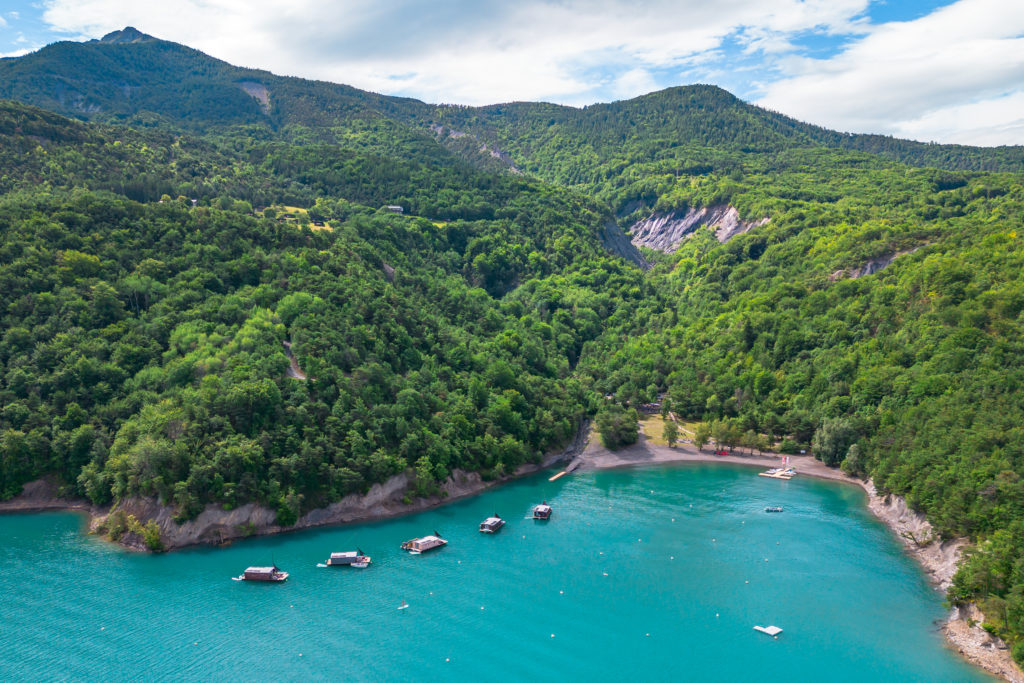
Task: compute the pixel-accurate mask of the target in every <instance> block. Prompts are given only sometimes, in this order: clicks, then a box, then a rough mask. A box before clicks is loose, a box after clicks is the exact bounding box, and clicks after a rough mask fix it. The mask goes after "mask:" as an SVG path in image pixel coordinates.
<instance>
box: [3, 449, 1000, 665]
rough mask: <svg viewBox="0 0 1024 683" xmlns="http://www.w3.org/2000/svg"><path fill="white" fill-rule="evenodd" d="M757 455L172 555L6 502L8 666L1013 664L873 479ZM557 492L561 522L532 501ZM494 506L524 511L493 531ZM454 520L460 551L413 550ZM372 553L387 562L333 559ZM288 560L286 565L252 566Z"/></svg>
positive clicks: (520, 484) (492, 494)
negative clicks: (948, 626) (969, 656)
mask: <svg viewBox="0 0 1024 683" xmlns="http://www.w3.org/2000/svg"><path fill="white" fill-rule="evenodd" d="M755 473H756V470H752V469H749V468H743V467H733V466H726V465H716V464H700V463H687V464H680V465H674V466H662V467H655V468H647V469H620V470H608V471H600V472H589V473H583V474H576V475H572V476H569V477H563V478H562V479H560V480H558V481H556V482H548V481H547V479H546V476H537V477H531V478H528V479H523V480H519V481H516V482H513V483H510V484H506V485H503V486H501V487H499V488H497V489H496V490H493V491H489V492H487V493H485V494H483V495H480V496H478V497H475V498H470V499H467V500H463V501H459V502H456V503H454V504H451V505H448V506H445V507H442V508H438V509H436V510H432V511H429V512H425V513H420V514H416V515H412V516H408V517H402V518H399V519H394V520H387V521H382V522H374V523H368V524H360V525H353V526H346V527H336V528H330V529H323V530H315V531H305V532H299V533H295V534H286V535H282V536H277V537H271V538H260V539H250V540H246V541H242V542H238V543H236V544H235V545H233V546H231V547H227V548H217V549H211V548H198V549H191V550H184V551H179V552H175V553H170V554H166V555H145V554H139V553H132V552H127V551H124V550H121V549H120V548H118V547H115V546H112V545H110V544H107V543H104V542H102V541H99V540H97V539H94V538H90V537H87V536H85V535H83V533H82V527H83V523H84V520H83V518H82V517H81V516H79V515H75V514H72V513H40V514H25V515H7V516H2V517H0V566H2V567H3V571H2V572H0V624H2V633H3V641H4V644H3V647H0V679H3V680H29V679H31V680H55V679H76V680H97V679H100V680H127V679H145V680H168V681H169V680H174V681H178V680H218V681H221V680H239V681H241V680H254V679H259V680H266V679H270V678H279V679H288V680H308V679H322V678H327V677H337V678H339V679H344V680H373V681H399V680H409V679H414V680H442V679H452V680H470V679H473V680H482V681H492V680H493V681H499V680H500V681H505V680H514V681H519V680H522V681H527V680H529V681H536V680H542V679H566V678H568V679H572V680H583V679H586V680H597V681H611V680H618V679H621V678H622V677H624V676H627V677H630V678H632V679H634V680H641V681H658V680H664V681H681V680H682V681H686V680H694V681H701V680H722V681H725V680H729V681H742V680H756V681H758V682H759V683H767V682H770V681H795V680H796V681H812V680H820V681H824V680H828V681H871V682H873V683H874V682H877V681H880V680H899V681H991V680H994V679H992V678H990V677H989V676H988V675H986V674H985V673H984V672H982V671H980V670H978V669H976V668H974V667H972V666H970V665H969V664H967V663H966V662H964V661H963V660H961V659H959V658H958V657H957V656H956V655H955V653H954V652H953V651H951V650H949V649H947V648H946V647H945V646H944V642H945V641H944V639H943V636H942V634H941V633H940V632H939V630H938V625H937V622H938V620H941V619H942V618H943V616H944V614H945V611H944V609H943V607H942V599H941V596H940V594H939V593H937V592H936V591H935V590H934V589H932V588H931V587H929V585H928V583H927V582H926V580H925V578H924V575H923V574H922V573H921V571H920V570H919V569H918V568H917V567H916V566H915V564H914V562H913V560H912V559H911V558H909V557H908V556H907V555H906V554H904V552H903V551H902V549H901V546H900V545H899V543H898V542H897V540H896V539H895V538H894V537H893V536H892V535H891V533H890V532H888V531H887V530H886V529H885V527H883V526H882V525H881V524H880V523H879V522H878V521H877V520H875V519H874V518H873V517H872V516H871V514H870V512H869V511H868V510H867V509H866V507H865V505H864V502H865V496H864V494H863V493H862V492H861V491H860V490H858V489H856V488H854V487H851V486H844V485H838V484H835V483H831V482H823V481H816V480H810V479H800V478H796V479H793V480H792V481H788V482H787V481H777V480H771V479H765V478H763V477H757V476H755ZM544 499H546V500H547V501H548V502H549V503H550V504H551V505H552V506H553V507H554V514H553V515H552V518H551V520H550V521H548V522H535V521H533V520H531V519H527V518H526V517H527V515H528V514H529V511H530V508H531V506H532V505H533V504H535V503H539V502H541V500H544ZM769 505H772V506H774V505H779V506H782V507H783V508H784V509H785V511H784V512H782V513H774V514H771V513H765V512H764V508H765V506H769ZM494 513H498V514H500V515H501V516H502V517H505V518H506V519H507V520H508V523H507V524H506V526H505V528H504V529H503V530H502V531H501V532H500V533H498V534H496V535H493V536H489V535H485V534H481V533H479V532H478V531H477V527H478V525H479V522H480V521H482V520H483V519H484V518H485V517H487V516H489V515H491V514H494ZM435 530H437V531H439V532H440V533H441V534H442V535H443V536H444V537H445V538H447V539H448V540H449V541H450V543H449V545H448V546H447V547H445V548H442V549H440V550H437V551H433V552H430V553H426V554H423V555H419V556H413V555H409V554H406V553H404V552H402V551H401V550H399V548H398V546H399V544H400V543H401V542H402V541H405V540H407V539H409V538H412V537H414V536H422V535H426V534H430V533H433V532H434V531H435ZM356 547H359V548H361V549H362V550H364V551H365V552H366V553H367V554H369V555H371V556H372V557H373V564H372V565H371V566H370V567H369V568H367V569H353V568H320V567H317V566H316V565H317V563H319V562H324V561H326V559H327V557H328V556H329V554H330V553H331V552H332V551H343V550H354V549H355V548H356ZM273 562H276V563H277V565H278V566H280V567H281V568H282V569H283V570H285V571H288V572H290V573H291V578H290V579H289V580H288V581H287V582H286V583H284V584H275V585H268V584H255V583H251V582H236V581H232V580H231V577H232V576H237V575H238V574H240V573H241V572H242V570H244V569H245V567H246V566H248V565H263V564H271V563H273ZM403 600H404V601H407V602H408V604H409V608H408V609H405V610H398V609H397V608H398V606H399V605H400V604H401V603H402V601H403ZM755 625H762V626H768V625H775V626H779V627H781V628H782V629H784V632H783V633H782V634H781V635H780V636H779V637H778V638H777V639H773V638H771V637H769V636H767V635H764V634H762V633H758V632H757V631H755V630H753V627H754V626H755Z"/></svg>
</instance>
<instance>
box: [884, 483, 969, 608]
mask: <svg viewBox="0 0 1024 683" xmlns="http://www.w3.org/2000/svg"><path fill="white" fill-rule="evenodd" d="M864 488H865V489H867V491H868V507H869V508H870V509H871V512H873V513H874V514H875V516H876V517H878V518H879V519H880V520H882V521H883V522H885V523H886V524H887V525H888V526H889V527H890V528H891V529H892V530H893V531H894V532H895V533H896V535H897V536H899V537H900V540H902V541H903V543H904V545H906V546H907V548H908V549H909V550H910V552H911V553H913V554H914V555H915V556H916V557H917V558H918V560H919V561H920V563H921V565H922V566H923V567H924V569H925V571H926V572H927V573H928V576H929V577H930V578H931V579H932V581H933V583H935V585H936V586H938V587H939V588H940V589H941V590H942V591H943V592H946V591H947V590H949V587H950V586H951V585H952V584H953V575H954V574H956V570H957V566H958V565H959V564H960V554H961V553H962V552H963V549H964V547H965V546H966V545H967V539H965V538H954V539H950V540H946V541H944V540H942V539H941V538H939V535H938V534H937V533H936V532H935V530H934V529H933V528H932V525H931V524H929V523H928V520H927V519H925V516H924V515H923V514H922V513H920V512H916V511H914V510H912V509H910V506H909V505H907V501H906V500H905V499H904V498H903V497H902V496H895V495H887V496H880V495H879V494H878V493H877V492H875V486H874V484H873V483H872V482H871V481H868V482H867V485H866V486H865V487H864Z"/></svg>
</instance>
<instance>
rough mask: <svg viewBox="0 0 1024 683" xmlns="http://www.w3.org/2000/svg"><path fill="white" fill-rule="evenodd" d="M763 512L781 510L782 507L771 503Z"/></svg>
mask: <svg viewBox="0 0 1024 683" xmlns="http://www.w3.org/2000/svg"><path fill="white" fill-rule="evenodd" d="M764 511H765V512H782V508H780V507H779V506H777V505H772V506H769V507H766V508H765V509H764Z"/></svg>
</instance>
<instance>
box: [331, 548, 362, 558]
mask: <svg viewBox="0 0 1024 683" xmlns="http://www.w3.org/2000/svg"><path fill="white" fill-rule="evenodd" d="M343 557H359V553H357V552H356V551H355V550H348V551H346V552H343V553H331V559H332V560H336V559H339V558H343Z"/></svg>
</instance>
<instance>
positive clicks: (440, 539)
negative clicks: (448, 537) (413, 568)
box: [416, 536, 444, 543]
mask: <svg viewBox="0 0 1024 683" xmlns="http://www.w3.org/2000/svg"><path fill="white" fill-rule="evenodd" d="M416 540H417V541H419V542H420V543H422V542H424V541H443V540H444V539H443V538H441V537H440V536H424V537H423V538H417V539H416Z"/></svg>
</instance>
